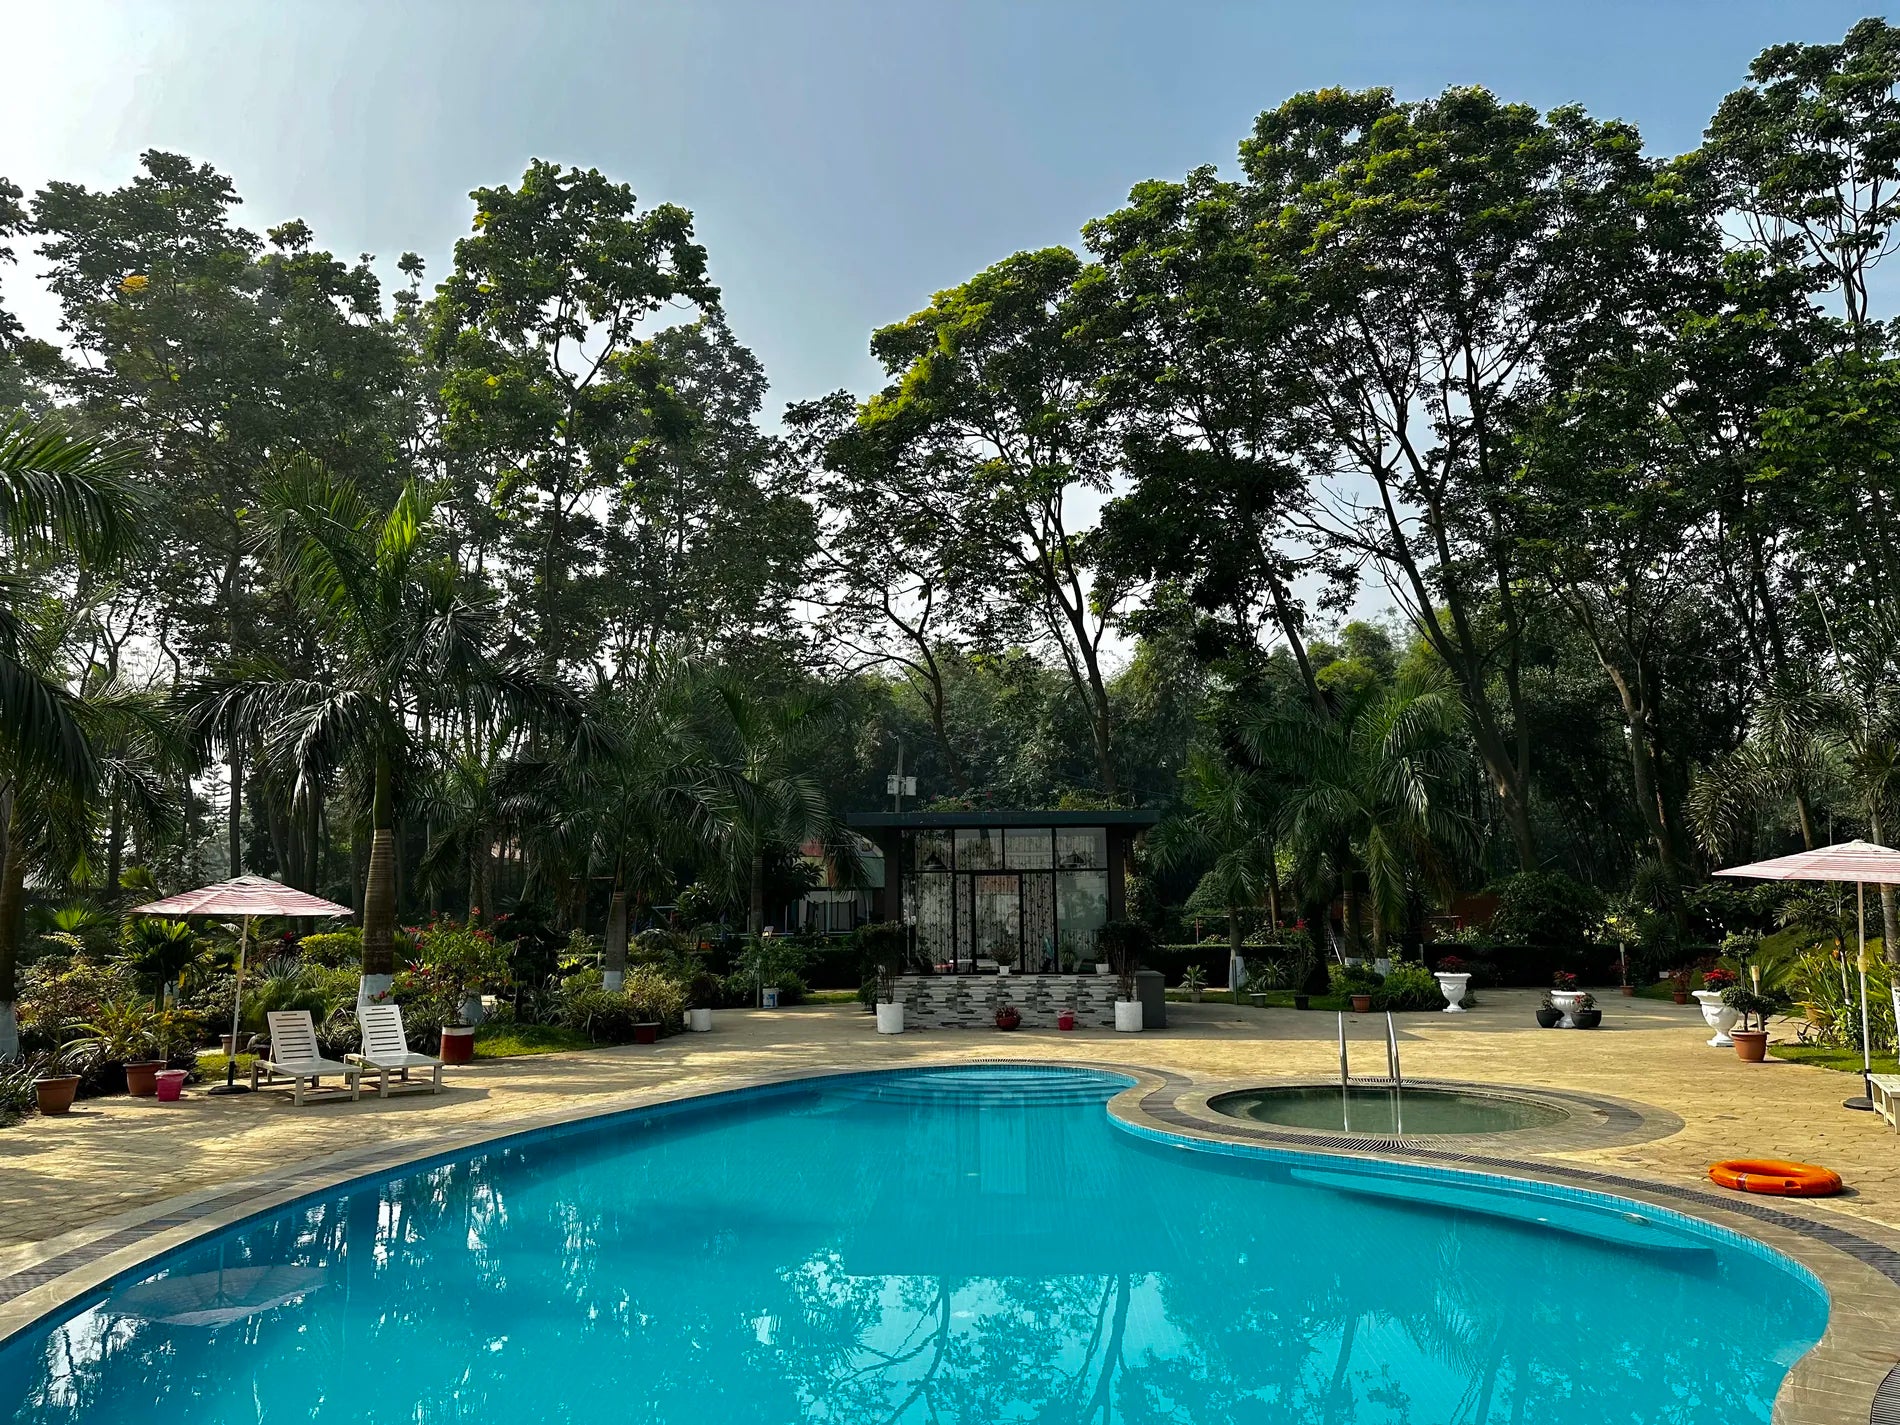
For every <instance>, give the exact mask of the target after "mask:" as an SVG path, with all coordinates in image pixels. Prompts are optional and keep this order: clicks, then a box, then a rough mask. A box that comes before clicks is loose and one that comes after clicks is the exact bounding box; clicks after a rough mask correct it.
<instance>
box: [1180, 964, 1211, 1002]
mask: <svg viewBox="0 0 1900 1425" xmlns="http://www.w3.org/2000/svg"><path fill="white" fill-rule="evenodd" d="M1181 988H1182V989H1184V990H1186V991H1187V992H1188V998H1189V999H1190V1000H1192V1001H1193V1002H1194V1003H1195V1004H1199V1003H1200V1002H1201V996H1202V994H1204V993H1205V992H1206V990H1207V971H1206V970H1205V969H1203V968H1202V967H1201V966H1199V965H1189V966H1188V967H1187V971H1186V973H1185V974H1183V975H1182V976H1181Z"/></svg>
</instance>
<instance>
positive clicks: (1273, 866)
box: [1267, 837, 1280, 930]
mask: <svg viewBox="0 0 1900 1425" xmlns="http://www.w3.org/2000/svg"><path fill="white" fill-rule="evenodd" d="M1267 920H1268V922H1269V925H1268V928H1269V929H1271V930H1278V929H1279V928H1280V857H1279V853H1278V852H1277V850H1276V849H1275V847H1274V844H1273V840H1272V838H1271V837H1269V838H1268V839H1267Z"/></svg>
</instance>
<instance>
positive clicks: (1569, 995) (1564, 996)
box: [1550, 990, 1583, 1029]
mask: <svg viewBox="0 0 1900 1425" xmlns="http://www.w3.org/2000/svg"><path fill="white" fill-rule="evenodd" d="M1550 1002H1551V1003H1552V1004H1553V1005H1555V1006H1556V1007H1557V1008H1558V1009H1560V1010H1562V1011H1563V1016H1564V1017H1563V1018H1562V1019H1560V1020H1558V1021H1557V1027H1558V1028H1559V1029H1575V1028H1576V1027H1577V1011H1578V1010H1580V1009H1582V1008H1583V991H1582V990H1552V991H1551V992H1550Z"/></svg>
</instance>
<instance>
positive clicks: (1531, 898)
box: [1490, 871, 1601, 946]
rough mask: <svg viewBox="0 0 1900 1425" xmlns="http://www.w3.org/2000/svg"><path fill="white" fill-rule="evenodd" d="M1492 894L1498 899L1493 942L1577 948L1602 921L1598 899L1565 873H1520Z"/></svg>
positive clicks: (1493, 923)
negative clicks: (1572, 946)
mask: <svg viewBox="0 0 1900 1425" xmlns="http://www.w3.org/2000/svg"><path fill="white" fill-rule="evenodd" d="M1490 890H1491V892H1492V893H1493V894H1494V895H1496V896H1497V898H1498V909H1497V913H1496V914H1495V915H1494V916H1492V918H1491V926H1490V934H1491V938H1492V939H1494V940H1497V941H1500V942H1502V943H1504V944H1507V945H1540V946H1564V945H1574V944H1576V943H1578V942H1579V941H1582V940H1585V939H1587V938H1588V937H1589V936H1590V933H1591V931H1592V930H1593V929H1594V928H1595V927H1596V925H1597V924H1598V923H1599V920H1600V918H1601V910H1600V900H1599V898H1598V897H1597V895H1596V894H1595V893H1594V892H1592V891H1591V890H1590V889H1589V887H1587V886H1582V885H1579V884H1578V883H1577V882H1576V881H1574V880H1572V879H1571V878H1570V877H1569V876H1566V875H1564V874H1563V873H1562V872H1561V871H1520V872H1518V873H1517V874H1516V875H1514V876H1507V877H1505V878H1504V879H1503V880H1501V881H1498V882H1495V883H1494V884H1493V885H1492V886H1491V887H1490Z"/></svg>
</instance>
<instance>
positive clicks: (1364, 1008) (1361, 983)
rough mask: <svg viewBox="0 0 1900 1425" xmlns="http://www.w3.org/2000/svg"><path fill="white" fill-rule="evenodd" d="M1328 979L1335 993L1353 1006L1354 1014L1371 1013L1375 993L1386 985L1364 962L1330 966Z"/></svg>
mask: <svg viewBox="0 0 1900 1425" xmlns="http://www.w3.org/2000/svg"><path fill="white" fill-rule="evenodd" d="M1327 979H1328V981H1329V982H1330V984H1331V986H1332V991H1333V993H1334V994H1336V995H1339V996H1341V997H1342V998H1344V999H1345V1000H1347V1001H1348V1002H1349V1003H1350V1004H1351V1005H1352V1012H1353V1013H1354V1014H1369V1013H1371V1011H1372V996H1373V993H1374V992H1375V991H1376V990H1377V989H1378V988H1379V986H1380V985H1381V984H1382V983H1384V982H1383V980H1381V978H1380V977H1379V975H1378V974H1376V973H1375V972H1374V971H1373V970H1371V969H1370V968H1368V967H1367V966H1366V964H1365V963H1364V962H1363V961H1360V962H1357V963H1351V962H1349V963H1347V964H1344V965H1332V966H1329V967H1328V968H1327Z"/></svg>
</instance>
